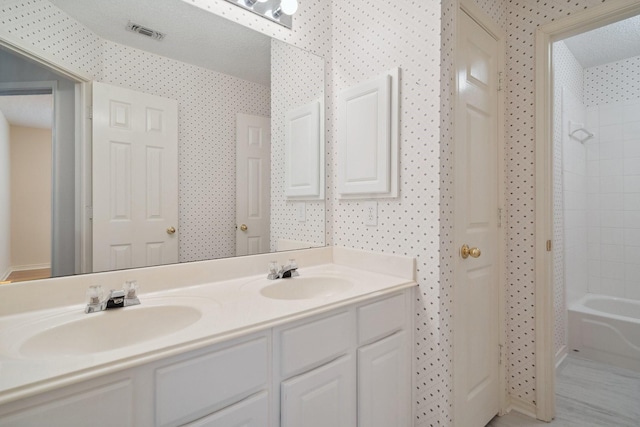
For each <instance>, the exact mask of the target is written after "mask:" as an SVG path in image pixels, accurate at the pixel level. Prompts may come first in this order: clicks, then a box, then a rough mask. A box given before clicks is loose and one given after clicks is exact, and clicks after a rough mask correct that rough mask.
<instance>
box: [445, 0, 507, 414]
mask: <svg viewBox="0 0 640 427" xmlns="http://www.w3.org/2000/svg"><path fill="white" fill-rule="evenodd" d="M459 13H467V14H468V15H469V16H470V17H471V18H472V19H473V20H474V21H476V22H477V23H478V24H479V25H480V26H481V27H482V28H483V29H484V30H485V31H487V32H488V33H489V34H490V35H491V36H492V37H493V38H495V39H496V41H497V43H498V61H497V62H498V72H499V73H500V76H501V78H502V79H503V80H502V81H503V82H504V76H505V68H506V39H507V35H506V32H505V31H504V30H503V29H502V28H501V27H500V26H499V25H498V24H497V23H495V22H494V21H493V20H492V19H491V18H490V17H489V16H488V15H487V14H486V13H484V11H482V10H481V9H480V8H479V7H478V6H476V5H475V4H474V3H473V2H472V1H471V0H461V1H460V3H459V8H458V10H457V14H459ZM455 34H456V37H455V40H456V41H455V43H456V44H457V34H458V27H457V18H456V29H455ZM457 67H458V59H457V55H456V56H454V68H453V69H454V70H457V69H458V68H457ZM458 79H459V76H458V73H457V72H455V71H454V96H453V105H454V111H455V109H457V108H458V105H457V104H458V103H457V97H458V87H459V85H458V84H459V81H458ZM503 82H502V83H499V85H500V86H501V89H500V90H499V91H498V95H497V98H498V99H497V101H498V105H497V120H498V123H497V157H498V158H497V167H498V188H497V191H498V208H499V209H501V214H500V216H501V220H500V225H499V227H498V238H497V240H498V253H497V257H496V260H497V262H496V265H497V280H498V342H499V345H500V362H501V363H500V365H499V367H498V377H499V378H498V381H499V388H500V396H499V407H500V412H499V415H504V414H506V413H507V412H508V411H509V409H510V406H511V402H510V399H509V396H508V394H507V393H506V384H507V369H506V345H505V343H506V312H505V310H506V301H505V284H506V265H505V264H506V263H505V254H506V220H505V217H506V215H505V214H506V211H505V190H506V186H505V182H506V174H505V157H504V156H505V147H504V144H505V142H504V123H505V121H504V113H505V92H506V90H505V84H504V83H503ZM454 117H455V114H454ZM458 126H459V124H458V123H457V122H456V124H455V126H454V138H455V134H457V133H458V131H457V127H458ZM454 156H455V153H454ZM454 176H455V175H454ZM454 179H455V178H454ZM454 197H455V195H454ZM496 214H498V212H496ZM454 226H457V224H455V225H454ZM457 243H458V242H456V244H457ZM455 256H459V254H458V252H457V246H456V255H455ZM454 276H455V273H454ZM454 286H455V280H454ZM452 311H453V316H455V303H454V305H453V310H452ZM454 334H455V330H454ZM454 351H455V350H454ZM453 369H454V375H455V366H454V368H453ZM454 378H455V377H454ZM454 384H455V381H454ZM454 393H455V391H454ZM454 401H455V394H454ZM455 411H456V408H455V405H454V417H455Z"/></svg>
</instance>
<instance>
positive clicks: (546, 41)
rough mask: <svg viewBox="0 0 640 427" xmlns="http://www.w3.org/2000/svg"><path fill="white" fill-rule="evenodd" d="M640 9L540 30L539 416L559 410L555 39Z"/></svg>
mask: <svg viewBox="0 0 640 427" xmlns="http://www.w3.org/2000/svg"><path fill="white" fill-rule="evenodd" d="M638 14H640V2H638V0H611V1H608V2H607V3H603V4H601V5H598V6H595V7H592V8H589V9H586V10H583V11H581V12H577V13H575V14H572V15H570V16H567V17H566V18H562V19H558V20H556V21H554V22H551V23H549V24H547V25H544V26H542V27H540V28H538V29H537V31H536V52H535V61H536V65H535V73H536V75H535V100H536V102H535V104H536V116H535V117H536V128H535V130H536V132H535V135H536V137H535V139H536V141H535V142H536V144H535V145H536V153H535V156H536V157H535V168H536V172H535V173H536V179H535V188H536V198H535V201H536V212H535V216H536V220H535V224H536V238H535V242H536V252H535V256H536V258H535V259H536V265H535V277H536V281H535V283H536V288H535V295H536V301H535V303H536V308H535V316H536V324H535V328H536V336H535V352H536V360H535V365H536V372H535V377H536V402H537V408H536V411H535V415H536V417H537V418H538V419H541V420H544V421H551V419H553V417H554V415H555V362H556V360H555V352H554V348H553V347H554V345H553V329H554V311H553V309H554V307H553V280H552V277H553V276H552V270H551V269H552V260H551V253H552V252H547V251H546V241H547V240H551V237H552V227H553V212H552V210H553V203H552V194H553V191H552V185H553V176H552V173H553V171H552V167H551V166H552V165H551V162H552V158H553V150H552V143H553V138H552V127H553V120H552V117H553V116H552V113H553V102H552V101H553V93H552V78H551V43H552V42H554V41H556V40H561V39H563V38H566V37H570V36H573V35H576V34H579V33H582V32H585V31H589V30H592V29H595V28H598V27H601V26H603V25H607V24H610V23H613V22H616V21H620V20H622V19H626V18H629V17H632V16H635V15H638Z"/></svg>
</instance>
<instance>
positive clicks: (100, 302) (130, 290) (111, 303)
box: [84, 280, 140, 313]
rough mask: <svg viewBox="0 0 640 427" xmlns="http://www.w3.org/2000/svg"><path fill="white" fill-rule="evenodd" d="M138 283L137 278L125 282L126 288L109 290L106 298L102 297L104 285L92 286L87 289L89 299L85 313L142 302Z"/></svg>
mask: <svg viewBox="0 0 640 427" xmlns="http://www.w3.org/2000/svg"><path fill="white" fill-rule="evenodd" d="M137 291H138V284H137V283H136V281H135V280H130V281H127V282H125V284H124V289H120V290H117V291H116V290H114V289H111V290H110V291H109V295H108V296H107V297H106V298H102V295H103V293H104V292H103V290H102V286H99V285H98V286H90V287H89V290H88V291H87V297H88V299H89V301H88V302H87V306H86V307H85V309H84V312H85V313H96V312H98V311H104V310H111V309H112V308H122V307H128V306H130V305H137V304H140V299H138V296H137V295H136V293H137Z"/></svg>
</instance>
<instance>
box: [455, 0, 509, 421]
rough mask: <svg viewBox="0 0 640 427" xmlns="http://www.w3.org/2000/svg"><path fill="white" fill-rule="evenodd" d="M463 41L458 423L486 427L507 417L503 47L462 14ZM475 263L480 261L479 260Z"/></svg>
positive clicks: (459, 54) (459, 104)
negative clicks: (502, 325)
mask: <svg viewBox="0 0 640 427" xmlns="http://www.w3.org/2000/svg"><path fill="white" fill-rule="evenodd" d="M459 19H460V22H459V27H458V33H457V35H458V36H457V40H458V46H457V64H458V65H457V75H458V87H457V91H458V94H457V103H456V138H455V171H456V175H455V230H456V231H455V237H456V239H455V240H456V244H457V246H458V248H460V247H462V245H463V244H468V246H469V247H471V248H478V249H480V253H479V254H477V253H476V254H472V255H470V256H468V257H467V258H466V259H465V258H463V257H462V256H458V257H457V262H456V269H455V270H456V281H455V291H454V398H455V403H454V410H455V414H454V422H455V425H456V426H457V427H482V426H484V425H486V424H487V423H488V422H489V421H490V420H491V418H493V416H495V415H497V414H498V412H499V410H500V381H499V377H498V375H499V369H498V368H499V366H498V364H499V360H500V358H499V324H498V321H499V316H498V310H499V306H500V305H499V299H498V298H499V291H498V286H499V280H498V258H497V254H498V207H499V206H498V203H499V198H498V188H499V187H498V137H499V135H498V117H499V115H498V59H499V56H500V54H499V46H500V45H499V42H498V41H497V40H496V39H495V38H494V37H493V36H492V35H490V34H489V33H488V32H487V31H486V30H485V29H484V28H483V27H482V26H480V25H479V24H478V23H477V22H476V21H474V20H473V19H472V18H471V17H470V16H469V15H468V14H467V13H465V12H464V11H462V10H461V11H460V13H459ZM473 255H479V256H478V257H477V258H476V257H474V256H473Z"/></svg>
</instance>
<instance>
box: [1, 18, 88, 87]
mask: <svg viewBox="0 0 640 427" xmlns="http://www.w3.org/2000/svg"><path fill="white" fill-rule="evenodd" d="M0 46H2V47H4V48H6V49H8V50H9V51H11V52H13V53H15V54H17V55H19V56H24V57H26V58H29V59H31V60H33V61H35V62H36V63H38V64H40V65H43V66H45V67H47V68H49V69H52V70H53V71H55V72H56V73H58V74H62V75H63V76H64V77H66V78H68V79H70V80H73V81H76V82H88V81H91V80H92V78H91V77H90V76H88V75H87V74H85V73H84V72H83V71H80V70H77V69H75V70H72V69H70V68H69V66H68V64H65V65H62V64H61V63H60V62H58V59H57V58H56V57H55V56H54V55H52V54H51V53H49V52H47V51H45V50H44V49H42V48H40V47H38V46H35V45H27V44H24V43H23V42H22V41H21V40H20V39H19V38H17V37H16V36H14V35H13V34H11V33H9V32H8V31H7V30H6V28H3V27H1V26H0Z"/></svg>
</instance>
